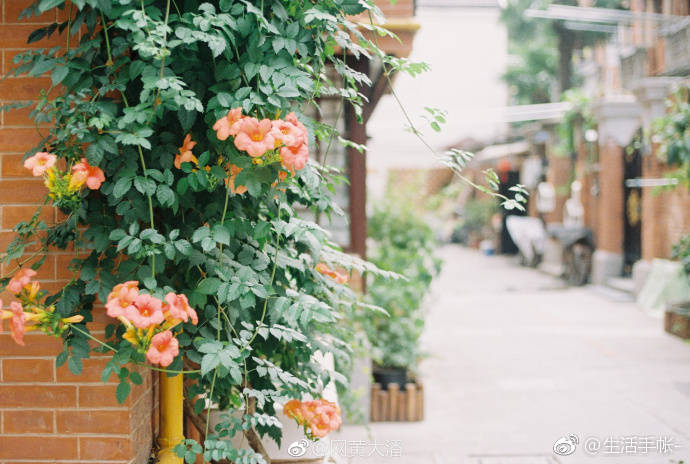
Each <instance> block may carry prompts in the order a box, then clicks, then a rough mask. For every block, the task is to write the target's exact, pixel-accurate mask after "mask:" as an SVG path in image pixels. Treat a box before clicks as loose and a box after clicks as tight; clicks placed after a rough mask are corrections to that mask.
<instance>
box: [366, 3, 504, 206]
mask: <svg viewBox="0 0 690 464" xmlns="http://www.w3.org/2000/svg"><path fill="white" fill-rule="evenodd" d="M417 20H418V21H419V23H420V24H421V29H420V30H419V31H418V32H417V36H416V38H415V41H414V48H413V52H412V56H411V59H413V60H415V61H425V62H427V63H429V65H430V66H431V71H430V72H427V73H424V74H422V75H421V76H418V77H417V78H414V79H413V78H411V77H409V76H408V75H407V74H399V75H398V76H397V77H396V79H395V81H394V85H395V89H396V92H397V93H398V95H399V96H400V98H401V100H402V102H403V104H404V105H405V107H406V109H407V110H408V112H409V114H410V116H412V118H413V119H414V120H415V123H418V122H419V123H420V126H419V127H420V128H423V132H424V134H425V136H426V137H427V139H428V140H429V142H430V143H431V145H432V146H433V147H434V148H435V149H436V150H437V151H438V152H439V153H442V152H443V151H444V150H445V148H446V147H447V146H448V145H450V144H453V143H455V142H457V141H458V140H460V139H463V138H465V137H472V138H475V139H479V140H484V139H492V138H495V137H497V136H501V135H502V134H504V133H505V130H506V127H507V126H506V124H505V123H503V122H496V118H495V117H494V116H495V114H496V111H501V110H500V109H499V108H502V107H504V106H505V105H506V102H507V89H506V86H505V85H504V84H503V82H502V80H501V78H500V76H501V74H502V73H503V72H504V70H505V66H506V62H507V37H506V31H505V28H504V26H503V24H502V23H500V21H499V9H498V8H497V7H495V8H486V7H483V8H476V7H475V8H473V7H456V8H435V7H431V6H428V7H427V6H420V7H418V10H417ZM425 106H430V107H438V108H441V109H444V110H447V111H448V123H447V124H446V126H445V127H444V129H443V131H442V132H441V133H436V132H434V131H433V130H432V129H431V128H430V127H429V126H428V124H427V123H425V122H423V120H421V119H420V116H421V114H422V113H424V107H425ZM405 126H406V123H405V120H404V118H403V115H402V113H401V111H400V108H399V107H398V105H397V103H396V102H395V100H394V98H393V97H392V96H391V95H386V96H384V97H383V98H382V99H381V101H380V102H379V105H378V106H377V108H376V110H375V112H374V114H373V116H372V118H371V120H370V122H369V124H368V134H369V136H370V140H369V143H368V146H369V152H368V158H367V163H368V170H369V174H370V175H369V179H368V185H369V188H370V191H371V193H372V194H374V195H377V194H380V193H381V192H382V189H383V186H384V184H385V173H386V171H387V170H388V169H390V168H412V167H433V166H434V165H437V164H438V162H437V161H435V160H434V158H433V156H432V155H431V154H430V153H429V152H428V151H427V150H426V149H425V148H424V147H423V145H422V144H421V143H420V142H419V141H418V140H417V139H416V138H415V136H414V135H412V134H411V133H408V132H404V127H405Z"/></svg>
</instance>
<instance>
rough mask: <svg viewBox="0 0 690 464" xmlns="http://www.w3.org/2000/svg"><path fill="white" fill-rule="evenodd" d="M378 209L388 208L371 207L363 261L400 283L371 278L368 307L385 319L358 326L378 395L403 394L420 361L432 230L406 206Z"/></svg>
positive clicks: (433, 262) (369, 318)
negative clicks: (364, 338) (366, 258)
mask: <svg viewBox="0 0 690 464" xmlns="http://www.w3.org/2000/svg"><path fill="white" fill-rule="evenodd" d="M384 203H385V204H386V205H388V206H380V207H377V208H376V210H375V211H374V214H373V215H372V217H371V219H370V222H369V224H370V228H369V231H370V232H369V237H370V239H371V244H372V246H371V253H370V255H369V259H370V260H371V261H372V262H373V263H375V264H376V265H377V266H380V267H382V268H384V269H392V270H395V271H396V272H398V273H400V274H402V275H403V276H404V277H405V280H404V281H399V282H397V283H396V284H395V285H387V284H385V282H384V281H383V280H382V279H379V278H378V277H376V276H371V277H370V278H369V279H368V281H367V296H368V299H369V301H370V302H371V303H373V304H374V305H376V306H379V307H381V308H384V309H385V310H386V313H387V314H381V313H377V312H371V313H367V315H366V316H365V318H366V321H365V322H364V323H363V324H362V326H363V328H364V330H365V331H366V333H367V338H368V341H369V344H370V345H371V355H372V359H373V361H374V366H373V377H374V381H375V382H376V383H378V384H380V386H381V388H382V389H384V390H386V389H388V388H389V386H392V385H395V386H396V387H395V388H397V389H400V390H404V389H405V388H406V384H408V383H410V382H413V383H414V382H415V381H417V380H418V379H417V374H418V371H417V366H418V363H419V361H420V359H421V358H422V351H421V348H420V344H419V339H420V336H421V334H422V332H423V330H424V311H423V309H422V301H423V299H424V296H425V295H426V293H427V292H428V289H429V286H430V284H431V281H432V279H433V277H434V276H435V275H436V274H437V273H438V272H439V270H440V260H439V259H438V258H436V257H434V255H433V253H434V249H435V247H436V241H435V238H434V233H433V230H432V229H431V228H430V227H429V226H428V225H427V224H426V223H425V222H424V221H423V219H421V218H420V217H419V215H417V214H416V213H415V212H414V210H412V209H411V208H409V207H407V208H406V207H405V206H404V205H409V204H410V203H409V202H405V201H397V200H395V199H390V200H389V201H386V202H384ZM375 400H376V399H375V398H372V402H373V401H375Z"/></svg>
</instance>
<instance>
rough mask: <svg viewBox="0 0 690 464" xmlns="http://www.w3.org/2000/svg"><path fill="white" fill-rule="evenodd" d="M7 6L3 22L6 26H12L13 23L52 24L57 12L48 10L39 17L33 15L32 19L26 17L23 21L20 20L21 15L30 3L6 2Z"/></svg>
mask: <svg viewBox="0 0 690 464" xmlns="http://www.w3.org/2000/svg"><path fill="white" fill-rule="evenodd" d="M4 4H5V12H4V16H3V22H4V23H5V24H12V23H22V24H23V23H43V24H50V23H52V22H54V21H55V17H56V14H55V10H56V9H52V10H48V11H46V12H45V13H43V14H41V15H39V16H34V15H33V14H32V15H31V17H27V16H26V15H24V16H23V17H22V19H21V20H20V19H19V15H20V14H21V13H22V11H23V10H24V8H26V7H27V6H28V2H22V1H18V0H4Z"/></svg>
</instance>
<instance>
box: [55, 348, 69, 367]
mask: <svg viewBox="0 0 690 464" xmlns="http://www.w3.org/2000/svg"><path fill="white" fill-rule="evenodd" d="M67 357H68V353H67V351H63V352H62V353H60V354H59V355H57V357H56V358H55V366H56V367H60V366H62V365H63V364H65V362H67Z"/></svg>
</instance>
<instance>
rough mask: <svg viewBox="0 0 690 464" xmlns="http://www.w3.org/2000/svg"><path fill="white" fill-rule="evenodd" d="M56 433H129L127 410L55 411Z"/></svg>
mask: <svg viewBox="0 0 690 464" xmlns="http://www.w3.org/2000/svg"><path fill="white" fill-rule="evenodd" d="M56 422H57V432H58V433H99V434H124V433H129V411H127V410H125V411H89V410H83V409H81V410H78V411H57V420H56Z"/></svg>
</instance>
